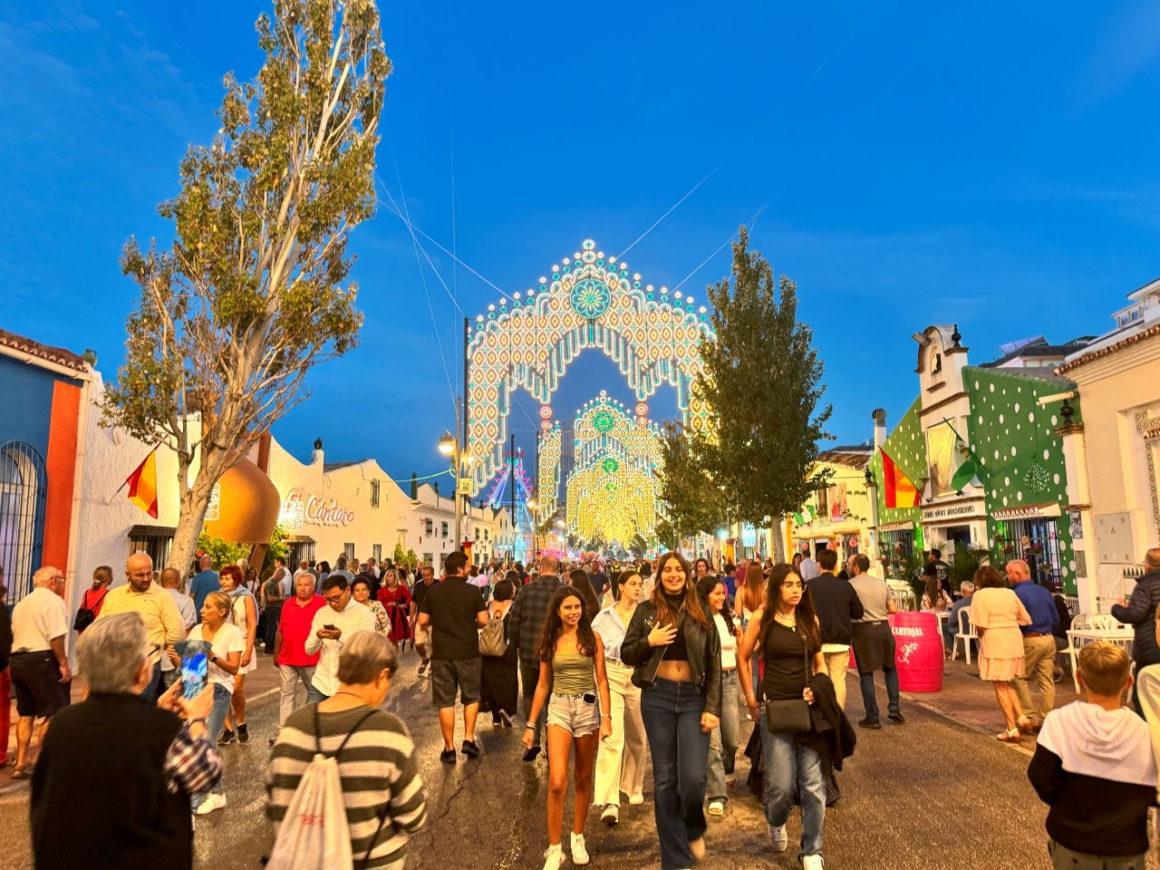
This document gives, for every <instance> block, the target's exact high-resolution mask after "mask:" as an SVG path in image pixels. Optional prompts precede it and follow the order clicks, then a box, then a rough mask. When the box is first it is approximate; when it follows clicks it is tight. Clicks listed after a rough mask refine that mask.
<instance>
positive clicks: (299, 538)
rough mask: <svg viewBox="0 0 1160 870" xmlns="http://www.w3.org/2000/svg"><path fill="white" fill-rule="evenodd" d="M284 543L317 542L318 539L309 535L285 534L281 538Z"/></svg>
mask: <svg viewBox="0 0 1160 870" xmlns="http://www.w3.org/2000/svg"><path fill="white" fill-rule="evenodd" d="M282 543H284V544H317V543H318V541H316V540H314V538H312V537H310V535H287V536H286V537H285V538H283V539H282Z"/></svg>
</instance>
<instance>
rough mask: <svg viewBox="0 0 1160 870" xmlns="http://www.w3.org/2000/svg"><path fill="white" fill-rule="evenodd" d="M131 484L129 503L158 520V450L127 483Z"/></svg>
mask: <svg viewBox="0 0 1160 870" xmlns="http://www.w3.org/2000/svg"><path fill="white" fill-rule="evenodd" d="M125 483H127V484H129V501H131V502H133V504H135V505H137V507H139V508H141V510H143V511H145V513H147V514H149V516H151V517H153V519H157V448H156V447H154V448H153V449H152V450H150V451H149V455H148V456H146V457H145V461H144V462H142V463H141V464H140V465H138V466H137V470H136V471H134V472H133V473H132V474H130V475H129V479H128V480H126V481H125Z"/></svg>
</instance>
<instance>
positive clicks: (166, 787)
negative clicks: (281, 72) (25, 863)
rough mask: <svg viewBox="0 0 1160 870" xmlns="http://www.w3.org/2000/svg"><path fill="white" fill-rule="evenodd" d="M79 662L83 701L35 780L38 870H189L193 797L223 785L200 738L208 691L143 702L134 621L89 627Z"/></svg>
mask: <svg viewBox="0 0 1160 870" xmlns="http://www.w3.org/2000/svg"><path fill="white" fill-rule="evenodd" d="M162 594H164V593H162ZM165 597H166V598H168V597H169V596H168V595H166V596H165ZM77 658H78V659H79V662H80V666H81V670H82V672H83V673H84V675H85V678H86V679H87V680H88V684H89V690H90V691H89V696H88V698H87V699H86V700H85V701H83V702H81V703H80V704H77V705H76V706H75V707H70V708H68V709H66V710H62V711H61V712H60V714H59V715H58V716H57V717H56V721H55V722H54V724H53V728H52V731H51V732H50V733H49V734H48V736H47V738H46V740H45V743H44V749H43V750H42V752H41V755H40V761H39V762H38V763H37V765H36V771H35V772H34V773H33V775H32V800H31V806H30V817H31V827H32V851H33V855H34V858H33V861H34V866H35V868H36V870H56V868H65V867H90V868H101V870H104V868H108V870H113V868H116V870H146V868H154V867H172V868H183V870H189V868H192V866H193V827H192V825H191V824H190V818H191V814H190V802H189V798H190V795H192V794H198V793H202V792H205V791H208V790H209V789H210V788H211V787H212V786H213V784H214V783H216V782H217V781H218V779H220V777H221V760H220V759H219V757H218V754H217V750H215V749H213V748H212V747H211V746H210V744H209V742H208V740H207V739H206V738H207V734H206V726H205V717H206V716H207V715H209V712H210V709H211V708H212V706H213V689H212V687H210V688H207V689H206V690H205V691H203V692H201V694H200V695H198V696H197V697H196V698H195V699H194V700H192V701H187V700H185V699H184V698H183V697H182V695H181V692H180V688H181V684H180V683H175V684H174V685H173V687H172V688H171V689H170V690H169V691H168V692H166V693H165V694H164V695H163V696H162V697H161V699H160V700H159V701H158V702H157V703H156V704H154V703H152V702H150V701H149V700H147V699H145V698H143V697H141V695H142V690H144V689H145V688H146V687H147V686H148V685H149V683H150V682H151V681H152V680H153V670H154V669H153V664H152V662H151V661H150V644H149V641H148V640H147V636H146V631H145V626H144V624H143V623H142V621H141V617H140V616H139V615H138V614H136V613H121V614H118V615H115V616H111V617H104V618H102V619H99V620H97V621H96V622H94V623H93V625H92V626H90V627H89V628H88V629H87V630H86V631H85V633H84V635H83V636H82V637H81V639H80V641H79V642H78V644H77ZM179 717H180V718H179ZM182 719H184V720H185V722H184V723H183V722H182ZM62 820H67V824H62Z"/></svg>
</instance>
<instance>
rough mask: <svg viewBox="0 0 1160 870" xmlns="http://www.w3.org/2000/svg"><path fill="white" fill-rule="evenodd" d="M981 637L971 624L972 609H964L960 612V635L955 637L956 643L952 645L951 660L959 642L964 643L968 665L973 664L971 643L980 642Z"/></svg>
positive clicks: (964, 652)
mask: <svg viewBox="0 0 1160 870" xmlns="http://www.w3.org/2000/svg"><path fill="white" fill-rule="evenodd" d="M978 639H979V635H978V633H977V632H976V631H975V626H974V625H972V624H971V608H970V607H964V608H963V609H962V610H960V611H959V633H958V634H956V635H955V639H954V642H953V643H952V644H951V658H952V659H953V658H954V657H955V652H956V651H957V650H958V648H959V641H960V640H961V641H962V642H963V654H964V655H965V656H966V659H967V664H968V665H969V664H970V663H971V641H972V640H974V641H978Z"/></svg>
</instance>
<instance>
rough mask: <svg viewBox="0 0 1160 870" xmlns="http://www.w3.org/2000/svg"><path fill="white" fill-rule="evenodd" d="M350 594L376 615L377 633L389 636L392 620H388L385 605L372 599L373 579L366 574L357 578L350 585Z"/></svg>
mask: <svg viewBox="0 0 1160 870" xmlns="http://www.w3.org/2000/svg"><path fill="white" fill-rule="evenodd" d="M350 594H351V597H352V598H354V600H355V601H357V602H358V603H359V604H361V605H362V606H363V607H365V608H367V609H368V610H370V612H371V613H373V614H374V617H375V631H377V632H378V633H379V634H387V632H388V631H389V629H390V627H391V626H390V620H388V619H387V611H386V610H385V609H384V608H383V605H382V604H380V603H379V602H378V601H375V599H373V598H371V578H370V577H368V576H367V575H366V574H359V575H358V576H357V577H355V578H354V582H353V583H351V584H350Z"/></svg>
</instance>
